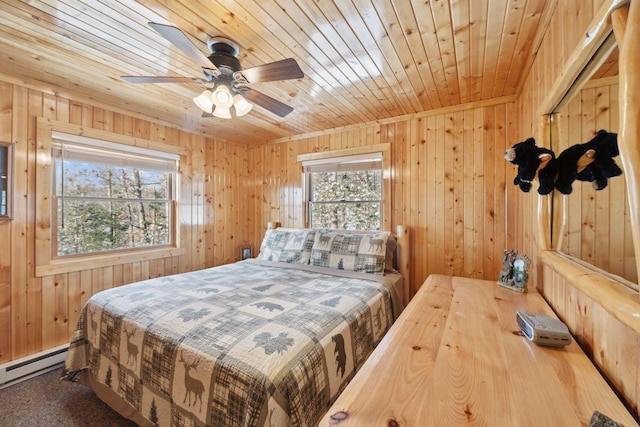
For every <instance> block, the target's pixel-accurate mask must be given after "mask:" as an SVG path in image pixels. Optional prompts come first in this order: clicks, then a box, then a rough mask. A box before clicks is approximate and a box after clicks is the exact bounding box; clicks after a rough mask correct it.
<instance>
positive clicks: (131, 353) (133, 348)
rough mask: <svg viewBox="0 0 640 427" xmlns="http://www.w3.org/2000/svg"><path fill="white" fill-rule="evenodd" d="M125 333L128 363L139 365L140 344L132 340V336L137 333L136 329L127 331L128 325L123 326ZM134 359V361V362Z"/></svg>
mask: <svg viewBox="0 0 640 427" xmlns="http://www.w3.org/2000/svg"><path fill="white" fill-rule="evenodd" d="M122 329H123V331H124V333H125V334H126V335H127V365H133V366H134V367H137V366H138V346H137V345H135V344H134V343H132V342H131V338H133V337H134V336H135V335H136V330H135V329H134V330H133V331H127V327H126V325H125V326H123V327H122ZM132 360H133V362H132Z"/></svg>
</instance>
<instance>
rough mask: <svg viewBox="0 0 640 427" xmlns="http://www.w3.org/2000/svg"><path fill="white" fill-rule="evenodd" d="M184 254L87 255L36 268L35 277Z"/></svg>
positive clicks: (158, 251)
mask: <svg viewBox="0 0 640 427" xmlns="http://www.w3.org/2000/svg"><path fill="white" fill-rule="evenodd" d="M185 253H186V250H185V249H184V248H162V249H142V250H136V251H126V252H118V253H117V254H106V255H105V254H100V255H87V256H82V257H77V258H72V259H57V260H51V261H50V262H49V263H48V264H46V265H38V266H36V277H43V276H51V275H53V274H61V273H70V272H73V271H82V270H90V269H93V268H101V267H112V266H114V265H121V264H129V263H132V262H141V261H150V260H154V259H159V258H169V257H173V256H180V255H184V254H185Z"/></svg>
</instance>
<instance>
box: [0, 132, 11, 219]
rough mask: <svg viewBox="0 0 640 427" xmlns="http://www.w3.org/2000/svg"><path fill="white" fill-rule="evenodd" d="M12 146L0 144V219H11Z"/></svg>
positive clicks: (4, 143)
mask: <svg viewBox="0 0 640 427" xmlns="http://www.w3.org/2000/svg"><path fill="white" fill-rule="evenodd" d="M12 157H13V144H9V143H6V142H0V219H10V218H11V191H12V188H11V167H12V163H13V161H12Z"/></svg>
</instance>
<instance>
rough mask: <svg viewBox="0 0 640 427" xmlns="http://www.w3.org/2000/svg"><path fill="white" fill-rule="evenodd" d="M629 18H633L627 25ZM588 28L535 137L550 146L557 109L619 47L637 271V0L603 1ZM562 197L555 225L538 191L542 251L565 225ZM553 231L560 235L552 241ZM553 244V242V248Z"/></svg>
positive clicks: (622, 141) (624, 158) (556, 245)
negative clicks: (634, 44) (559, 215)
mask: <svg viewBox="0 0 640 427" xmlns="http://www.w3.org/2000/svg"><path fill="white" fill-rule="evenodd" d="M627 22H632V24H631V25H627ZM589 28H590V30H589V31H587V33H586V39H585V41H584V43H582V44H581V45H580V46H579V47H578V48H577V49H576V50H574V52H573V54H572V55H571V56H570V57H569V59H568V61H567V63H566V64H565V67H564V68H563V70H562V72H561V73H560V77H559V78H558V79H557V81H556V82H555V84H554V85H553V88H552V90H551V91H550V92H549V95H548V96H547V97H546V98H545V99H544V101H543V102H542V104H541V106H540V108H539V110H538V116H539V117H540V122H539V140H540V141H541V145H542V146H543V147H550V146H551V140H552V139H553V138H554V136H556V135H557V125H556V121H555V120H554V117H555V114H556V112H557V111H558V110H559V109H560V108H561V107H562V106H563V105H565V104H566V103H567V102H568V101H569V100H570V99H571V98H572V97H573V95H574V94H576V93H578V92H579V91H580V89H581V88H582V87H583V86H584V84H585V83H586V82H587V81H588V80H589V79H590V78H591V76H592V75H593V74H594V73H595V72H596V71H597V70H598V68H599V67H600V65H601V64H602V63H603V62H604V61H605V60H606V58H607V57H608V56H609V54H610V53H611V52H612V51H613V49H614V48H615V47H616V46H618V48H619V51H620V59H619V93H620V95H619V103H620V104H619V110H620V125H619V133H618V146H619V149H620V159H621V162H622V164H623V167H624V171H625V173H624V178H625V180H626V184H627V193H628V199H629V204H630V211H631V228H632V231H633V236H632V237H633V245H634V251H635V254H636V257H635V258H636V269H637V271H638V272H640V259H639V258H640V257H638V254H640V202H639V200H638V198H639V197H640V193H639V190H640V139H639V138H640V101H639V100H640V59H639V58H638V57H637V54H636V49H637V46H633V44H632V43H633V42H634V40H635V41H636V43H637V40H639V39H640V5H639V4H638V0H634V1H632V2H630V1H629V0H610V1H608V2H606V3H605V4H603V5H602V7H601V8H600V9H599V10H598V12H597V13H596V15H595V16H594V19H593V21H592V22H591V25H590V27H589ZM565 202H566V197H563V202H562V206H561V207H560V212H562V215H561V216H562V218H561V221H560V223H559V224H553V229H552V221H551V210H552V206H551V197H545V196H538V241H539V249H540V250H541V251H550V250H552V249H553V250H554V251H558V250H559V249H560V247H561V243H562V241H561V239H562V234H563V229H564V226H565V224H566V219H567V212H566V203H565ZM553 236H558V239H556V241H555V242H553V241H552V237H553ZM552 245H553V247H552Z"/></svg>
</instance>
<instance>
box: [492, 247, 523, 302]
mask: <svg viewBox="0 0 640 427" xmlns="http://www.w3.org/2000/svg"><path fill="white" fill-rule="evenodd" d="M530 264H531V261H530V260H529V257H527V256H526V255H524V254H518V252H517V251H515V250H513V249H511V250H508V251H504V254H503V257H502V265H503V267H504V268H503V269H502V270H501V271H500V275H499V276H498V285H500V286H503V287H505V288H508V289H511V290H512V291H516V292H526V291H527V282H528V281H529V265H530Z"/></svg>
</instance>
